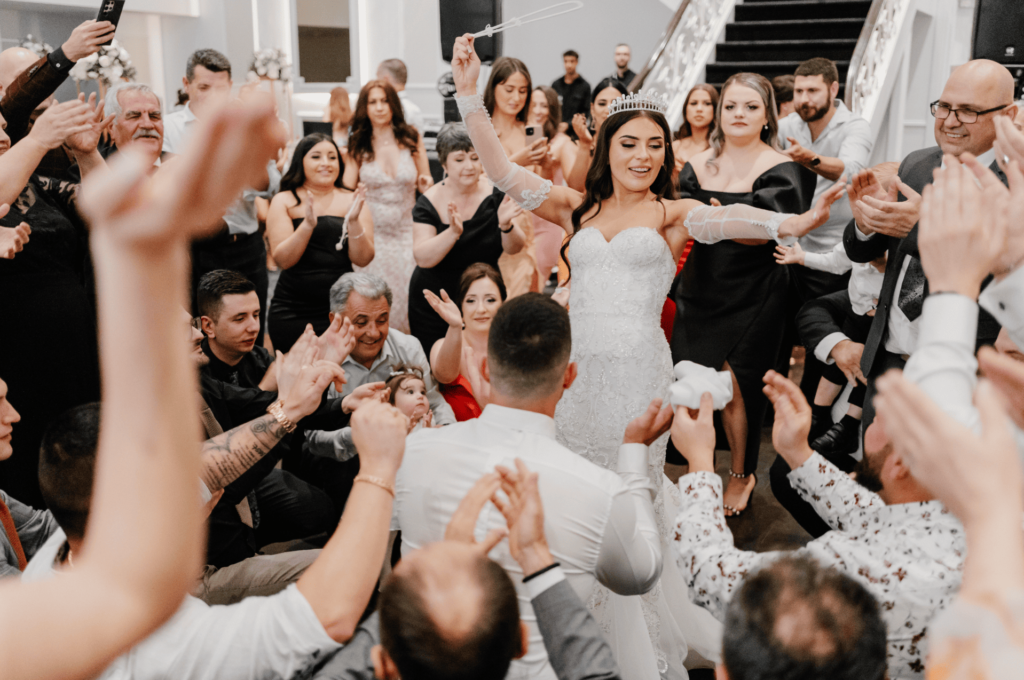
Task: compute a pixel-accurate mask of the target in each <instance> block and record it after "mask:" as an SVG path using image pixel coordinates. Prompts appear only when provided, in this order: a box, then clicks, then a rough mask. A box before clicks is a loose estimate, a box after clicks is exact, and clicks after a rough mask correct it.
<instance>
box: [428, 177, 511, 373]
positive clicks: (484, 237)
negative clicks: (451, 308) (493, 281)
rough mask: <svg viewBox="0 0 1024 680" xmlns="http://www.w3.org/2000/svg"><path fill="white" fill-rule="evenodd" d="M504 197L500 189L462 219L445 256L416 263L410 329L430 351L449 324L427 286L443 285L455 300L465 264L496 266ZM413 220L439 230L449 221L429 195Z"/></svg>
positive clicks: (438, 291) (437, 288)
mask: <svg viewBox="0 0 1024 680" xmlns="http://www.w3.org/2000/svg"><path fill="white" fill-rule="evenodd" d="M504 198H505V194H503V193H502V192H501V191H499V190H498V189H495V190H494V191H493V192H491V195H490V196H488V197H487V198H485V199H484V200H483V201H481V202H480V206H479V207H478V208H477V209H476V212H475V213H473V217H471V218H470V219H468V220H465V221H463V223H462V236H460V237H459V240H458V241H456V242H455V245H454V246H452V249H451V250H450V251H448V254H447V255H445V256H444V259H443V260H441V261H440V262H438V263H437V264H436V265H434V266H433V267H431V268H429V269H424V268H423V267H416V269H415V270H414V271H413V273H412V277H411V278H410V279H409V330H410V331H411V332H412V334H413V336H415V337H416V339H417V340H419V341H420V343H421V344H422V345H423V349H424V351H425V352H426V353H427V354H428V355H429V354H430V349H431V348H432V347H433V346H434V343H435V342H437V341H438V340H440V339H441V338H443V337H444V336H445V333H447V332H448V324H447V323H445V321H444V320H443V319H442V318H441V317H440V316H438V314H437V312H435V311H434V308H433V307H431V306H430V304H429V303H428V302H427V300H426V298H424V297H423V291H424V289H426V290H429V291H431V292H433V293H435V294H436V295H440V294H441V289H442V288H444V290H445V292H446V293H448V295H449V297H451V298H452V299H453V300H454V299H455V297H456V295H458V292H459V279H460V278H462V272H464V271H466V267H468V266H469V265H471V264H476V263H477V262H485V263H487V264H489V265H491V266H492V267H494V268H495V269H497V268H498V258H499V257H501V253H502V249H501V232H500V231H498V206H500V205H501V201H502V199H504ZM412 220H413V222H419V223H421V224H429V225H431V226H433V227H434V228H435V229H437V233H438V234H440V233H441V232H443V231H444V230H445V229H447V228H448V225H447V224H445V223H444V221H443V220H442V219H441V216H440V215H439V214H438V213H437V209H436V208H434V204H433V203H431V202H430V199H429V198H427V197H426V196H420V197H419V200H417V201H416V206H415V207H414V208H413V209H412Z"/></svg>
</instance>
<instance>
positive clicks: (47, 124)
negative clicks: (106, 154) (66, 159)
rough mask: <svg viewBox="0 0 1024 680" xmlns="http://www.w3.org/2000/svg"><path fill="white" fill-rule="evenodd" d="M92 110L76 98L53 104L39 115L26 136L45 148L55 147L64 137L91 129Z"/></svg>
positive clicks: (87, 131) (61, 142)
mask: <svg viewBox="0 0 1024 680" xmlns="http://www.w3.org/2000/svg"><path fill="white" fill-rule="evenodd" d="M94 113H95V112H94V111H93V110H92V109H91V108H89V105H88V104H86V103H85V102H83V101H79V100H78V99H72V100H71V101H68V102H61V103H60V104H54V105H53V106H51V107H49V108H48V109H46V110H45V111H43V113H42V115H40V116H39V119H38V120H36V122H35V125H33V126H32V131H31V132H29V133H28V138H29V139H32V140H34V141H36V142H38V143H39V144H41V145H42V146H43V147H45V148H47V149H56V148H57V147H58V146H60V145H61V144H63V143H64V140H65V139H68V138H69V137H72V138H73V137H74V136H75V135H79V134H82V133H89V132H91V131H92V129H93V117H94Z"/></svg>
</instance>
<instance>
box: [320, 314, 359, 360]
mask: <svg viewBox="0 0 1024 680" xmlns="http://www.w3.org/2000/svg"><path fill="white" fill-rule="evenodd" d="M318 345H319V347H320V358H321V359H323V360H325V361H330V362H333V363H335V364H338V365H341V363H342V362H344V361H345V359H347V358H348V355H349V354H351V353H352V349H353V348H354V347H355V346H356V336H355V334H354V333H353V332H352V322H351V321H350V320H349V318H348V317H347V316H343V315H342V314H335V315H334V319H333V320H332V321H331V325H330V326H328V327H327V330H326V331H324V334H323V335H321V336H320V338H319V340H318Z"/></svg>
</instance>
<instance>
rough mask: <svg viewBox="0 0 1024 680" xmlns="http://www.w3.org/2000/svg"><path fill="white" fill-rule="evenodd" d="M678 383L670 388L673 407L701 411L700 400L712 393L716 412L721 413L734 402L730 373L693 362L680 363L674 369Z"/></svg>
mask: <svg viewBox="0 0 1024 680" xmlns="http://www.w3.org/2000/svg"><path fill="white" fill-rule="evenodd" d="M674 372H675V374H676V378H677V380H676V382H674V383H672V385H671V386H669V388H668V389H669V400H670V401H671V402H672V405H673V406H685V407H686V408H692V409H699V408H700V398H701V396H702V395H703V394H704V393H705V392H710V393H711V399H712V400H713V401H714V405H715V410H716V411H720V410H722V409H723V408H725V405H726V404H728V403H729V402H730V401H732V376H730V375H729V371H716V370H715V369H713V368H708V367H707V366H701V365H700V364H695V363H693V362H692V361H680V362H679V363H678V364H676V367H675V369H674Z"/></svg>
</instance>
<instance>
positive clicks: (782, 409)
mask: <svg viewBox="0 0 1024 680" xmlns="http://www.w3.org/2000/svg"><path fill="white" fill-rule="evenodd" d="M764 383H765V385H764V393H765V394H767V395H768V398H769V399H770V400H771V402H772V406H773V407H774V409H775V424H774V425H773V426H772V445H774V446H775V450H776V451H778V452H779V455H781V456H782V457H783V458H784V459H785V461H786V462H787V463H789V467H790V468H791V469H793V470H795V469H797V468H798V467H800V466H801V465H803V464H804V462H805V461H806V460H807V459H808V458H810V457H811V455H812V454H813V451H811V447H810V446H808V444H807V434H808V433H809V432H810V431H811V407H810V405H809V404H808V403H807V399H806V398H804V395H803V393H802V392H801V391H800V388H799V387H797V386H796V385H794V384H793V382H792V381H791V380H789V379H787V378H784V377H782V376H781V375H779V374H778V373H776V372H775V371H768V373H766V374H765V376H764Z"/></svg>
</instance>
